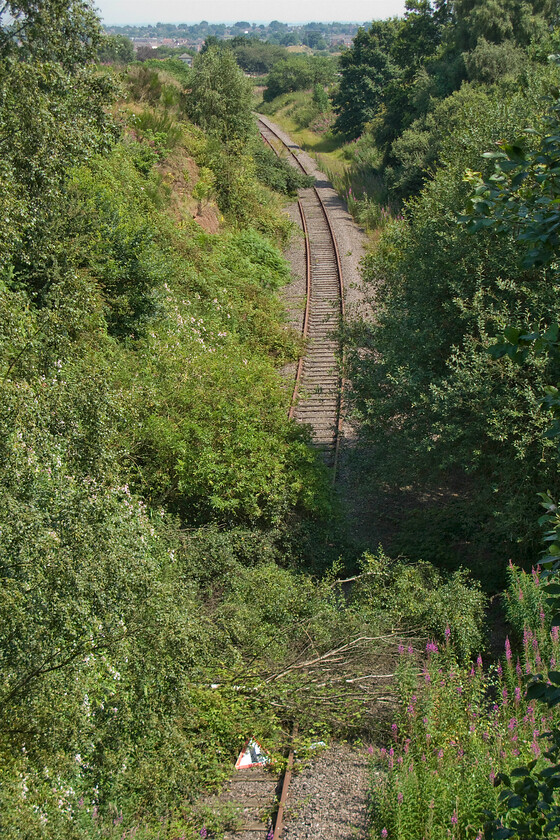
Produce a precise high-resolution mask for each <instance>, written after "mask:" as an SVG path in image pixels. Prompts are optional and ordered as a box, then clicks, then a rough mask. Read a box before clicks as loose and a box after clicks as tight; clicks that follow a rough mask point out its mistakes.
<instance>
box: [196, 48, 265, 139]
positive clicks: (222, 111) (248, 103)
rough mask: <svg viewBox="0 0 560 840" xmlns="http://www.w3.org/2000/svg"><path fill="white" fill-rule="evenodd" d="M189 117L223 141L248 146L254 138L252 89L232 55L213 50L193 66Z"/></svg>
mask: <svg viewBox="0 0 560 840" xmlns="http://www.w3.org/2000/svg"><path fill="white" fill-rule="evenodd" d="M186 109H187V113H188V115H189V116H190V118H191V119H192V120H193V122H195V123H197V125H200V126H201V127H202V128H204V129H205V130H206V131H208V132H209V133H210V134H211V135H213V136H215V137H217V138H219V139H220V140H221V141H223V142H226V143H229V142H232V141H235V142H241V143H245V142H246V141H247V140H248V139H249V137H250V136H251V135H252V134H254V131H255V123H254V118H253V114H252V86H251V83H250V81H249V80H248V79H247V78H246V77H245V76H244V74H243V72H242V70H241V69H240V68H239V67H238V65H237V62H236V60H235V56H234V55H233V52H232V51H231V50H229V49H220V48H219V47H216V46H212V47H210V48H209V49H208V50H206V52H204V53H201V54H200V55H199V56H198V58H197V59H196V61H195V62H194V64H193V72H192V81H191V89H190V91H189V93H188V94H187V98H186Z"/></svg>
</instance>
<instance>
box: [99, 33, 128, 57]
mask: <svg viewBox="0 0 560 840" xmlns="http://www.w3.org/2000/svg"><path fill="white" fill-rule="evenodd" d="M97 55H98V57H99V61H101V62H103V63H105V64H128V63H129V62H130V61H133V60H134V46H133V44H132V41H131V40H130V38H127V37H126V36H125V35H108V36H107V37H106V38H105V39H104V40H103V42H102V43H101V46H100V47H99V49H98V51H97Z"/></svg>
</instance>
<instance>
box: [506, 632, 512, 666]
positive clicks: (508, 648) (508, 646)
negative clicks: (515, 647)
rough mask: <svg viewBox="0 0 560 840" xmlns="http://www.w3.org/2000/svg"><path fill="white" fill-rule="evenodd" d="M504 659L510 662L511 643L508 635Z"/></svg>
mask: <svg viewBox="0 0 560 840" xmlns="http://www.w3.org/2000/svg"><path fill="white" fill-rule="evenodd" d="M506 661H507V662H511V643H510V641H509V637H508V636H506Z"/></svg>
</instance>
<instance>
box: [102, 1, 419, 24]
mask: <svg viewBox="0 0 560 840" xmlns="http://www.w3.org/2000/svg"><path fill="white" fill-rule="evenodd" d="M404 3H405V0H269V2H267V3H264V2H262V0H235V2H232V0H190V2H181V0H97V2H96V3H95V5H96V6H97V8H98V10H99V12H100V13H101V18H102V19H103V22H104V23H106V24H112V23H114V24H122V23H157V22H158V21H161V22H162V23H199V22H200V21H201V20H207V21H209V22H210V23H234V22H235V21H238V20H247V21H250V22H251V23H253V22H256V23H269V22H270V21H271V20H280V21H283V22H286V23H308V22H309V21H312V20H314V21H326V22H331V21H333V20H337V21H358V22H359V23H363V22H364V21H369V20H375V19H379V18H386V17H391V16H392V15H401V14H402V13H403V12H404Z"/></svg>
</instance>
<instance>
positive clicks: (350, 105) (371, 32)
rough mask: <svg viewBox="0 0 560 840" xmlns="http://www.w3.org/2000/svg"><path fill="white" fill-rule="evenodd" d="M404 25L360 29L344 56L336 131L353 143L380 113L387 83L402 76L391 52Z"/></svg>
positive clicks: (380, 23)
mask: <svg viewBox="0 0 560 840" xmlns="http://www.w3.org/2000/svg"><path fill="white" fill-rule="evenodd" d="M399 27H400V24H399V23H397V22H396V21H393V20H389V21H375V22H374V23H372V25H371V27H370V28H369V29H368V30H367V32H366V31H365V30H364V29H360V30H359V31H358V34H357V35H356V37H355V38H354V41H353V43H352V46H351V47H350V49H348V50H346V51H345V52H343V53H342V55H341V56H340V59H339V61H340V71H341V79H340V84H339V86H338V89H337V90H336V91H335V93H334V95H333V97H332V102H333V108H334V110H335V112H336V113H337V114H338V116H337V118H336V120H335V122H334V125H333V129H334V131H336V132H338V133H339V134H342V135H343V136H344V137H346V138H348V139H349V140H354V139H355V138H356V137H359V136H360V134H361V133H362V131H363V130H364V127H365V125H366V123H368V122H370V121H371V120H372V119H373V118H374V117H375V116H377V114H378V113H379V111H380V108H381V106H382V104H383V96H384V89H385V86H386V85H387V83H389V82H390V81H392V80H393V79H395V78H396V77H397V76H398V75H399V69H398V66H397V65H396V63H395V61H394V59H393V58H392V56H391V50H392V47H393V45H394V43H395V38H396V36H397V32H398V30H399Z"/></svg>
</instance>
